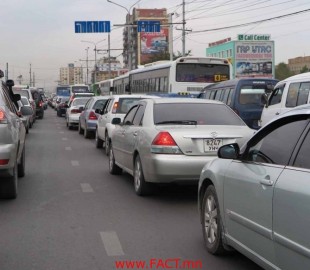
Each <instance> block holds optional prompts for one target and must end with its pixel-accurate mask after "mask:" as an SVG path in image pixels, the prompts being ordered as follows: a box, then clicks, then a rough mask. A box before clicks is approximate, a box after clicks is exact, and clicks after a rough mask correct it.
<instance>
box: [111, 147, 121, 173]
mask: <svg viewBox="0 0 310 270" xmlns="http://www.w3.org/2000/svg"><path fill="white" fill-rule="evenodd" d="M109 172H110V174H113V175H119V174H122V172H123V170H122V169H121V168H120V167H118V166H117V165H116V164H115V158H114V153H113V149H112V145H111V147H110V151H109Z"/></svg>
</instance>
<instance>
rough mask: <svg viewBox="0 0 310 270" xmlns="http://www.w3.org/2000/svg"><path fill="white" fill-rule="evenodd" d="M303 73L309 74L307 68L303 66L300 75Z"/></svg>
mask: <svg viewBox="0 0 310 270" xmlns="http://www.w3.org/2000/svg"><path fill="white" fill-rule="evenodd" d="M305 72H309V68H308V67H307V66H306V65H304V66H303V67H302V69H301V70H300V73H305Z"/></svg>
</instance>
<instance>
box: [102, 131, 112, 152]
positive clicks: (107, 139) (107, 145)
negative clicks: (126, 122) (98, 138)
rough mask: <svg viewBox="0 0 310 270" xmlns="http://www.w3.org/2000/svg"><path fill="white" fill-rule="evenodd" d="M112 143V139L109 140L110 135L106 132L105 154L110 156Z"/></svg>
mask: <svg viewBox="0 0 310 270" xmlns="http://www.w3.org/2000/svg"><path fill="white" fill-rule="evenodd" d="M110 144H111V142H110V138H109V135H108V133H107V132H106V133H105V136H104V149H105V154H106V155H107V156H108V155H109V153H110V148H111V146H110Z"/></svg>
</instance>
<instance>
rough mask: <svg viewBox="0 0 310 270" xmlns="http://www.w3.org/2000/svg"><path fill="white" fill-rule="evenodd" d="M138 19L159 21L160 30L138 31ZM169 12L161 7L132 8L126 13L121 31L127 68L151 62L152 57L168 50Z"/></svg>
mask: <svg viewBox="0 0 310 270" xmlns="http://www.w3.org/2000/svg"><path fill="white" fill-rule="evenodd" d="M138 21H160V24H161V29H160V32H152V33H151V32H138V29H137V24H138ZM168 22H169V14H167V10H166V9H165V8H162V9H139V8H134V9H133V12H132V14H127V16H126V25H127V27H125V28H124V32H123V42H124V43H123V60H124V65H125V67H126V68H128V69H129V70H131V69H135V68H137V67H138V65H143V64H146V63H149V62H152V57H153V56H154V55H156V54H157V55H158V54H168V52H169V35H170V31H169V29H170V28H169V25H168Z"/></svg>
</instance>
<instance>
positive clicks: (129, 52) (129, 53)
mask: <svg viewBox="0 0 310 270" xmlns="http://www.w3.org/2000/svg"><path fill="white" fill-rule="evenodd" d="M107 1H108V2H109V3H111V4H114V5H116V6H119V7H121V8H123V9H125V10H126V12H127V15H128V20H129V24H131V19H130V10H131V8H133V7H134V6H135V5H136V4H138V3H139V2H140V1H141V0H138V1H136V2H135V3H134V4H132V5H131V6H130V7H129V8H126V7H125V6H122V5H120V4H118V3H115V2H113V1H111V0H107ZM126 24H127V20H126ZM130 29H131V25H128V26H127V32H128V49H127V54H128V69H129V70H131V69H132V48H131V33H130Z"/></svg>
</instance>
